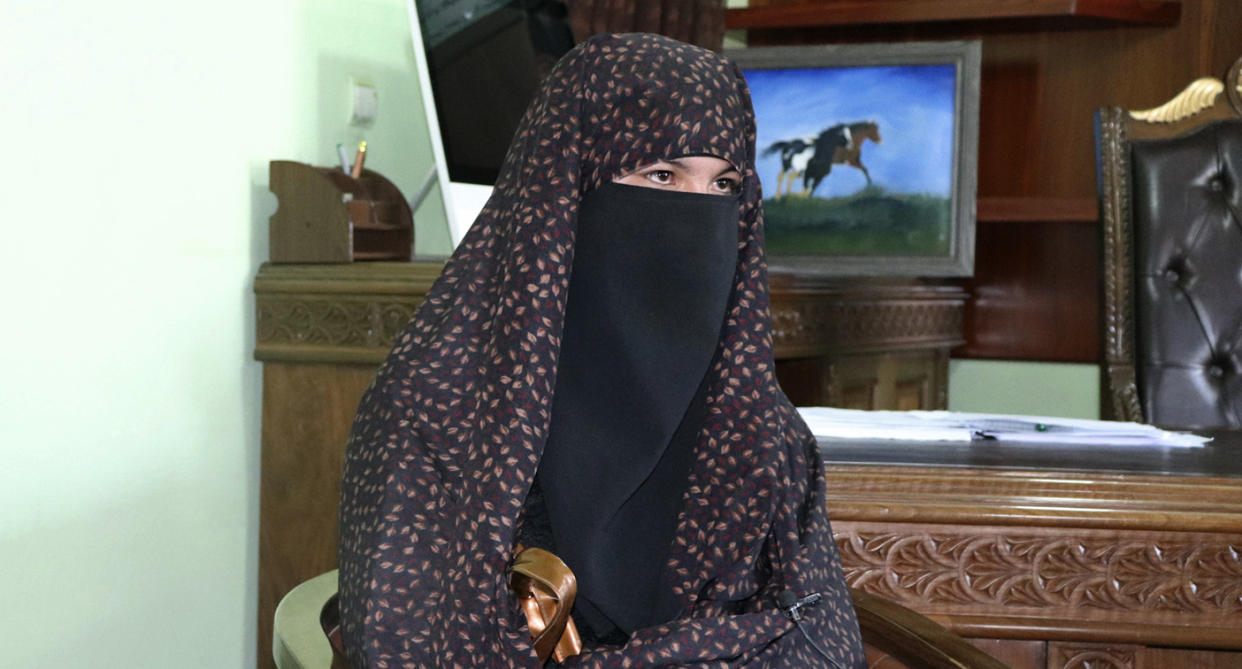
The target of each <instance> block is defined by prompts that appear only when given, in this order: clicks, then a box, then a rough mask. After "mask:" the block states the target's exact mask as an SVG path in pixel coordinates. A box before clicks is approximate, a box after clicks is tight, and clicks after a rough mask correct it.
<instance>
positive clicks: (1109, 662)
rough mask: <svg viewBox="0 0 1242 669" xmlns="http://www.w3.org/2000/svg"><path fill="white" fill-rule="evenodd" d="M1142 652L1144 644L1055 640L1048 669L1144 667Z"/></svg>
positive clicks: (1050, 649) (1049, 657)
mask: <svg viewBox="0 0 1242 669" xmlns="http://www.w3.org/2000/svg"><path fill="white" fill-rule="evenodd" d="M1142 652H1143V647H1142V646H1133V645H1120V644H1103V643H1064V642H1059V643H1058V642H1054V643H1050V644H1048V669H1142V665H1141V663H1140V662H1141V656H1142Z"/></svg>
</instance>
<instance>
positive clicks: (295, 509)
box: [258, 361, 376, 668]
mask: <svg viewBox="0 0 1242 669" xmlns="http://www.w3.org/2000/svg"><path fill="white" fill-rule="evenodd" d="M375 367H376V366H375V365H371V364H364V365H340V364H334V365H329V364H315V363H286V362H271V361H268V362H265V363H264V364H263V427H262V455H261V456H260V458H261V464H260V466H261V470H260V474H259V482H260V483H259V514H260V518H261V519H262V521H261V523H260V526H259V654H258V657H259V666H260V667H268V668H271V667H274V666H275V664H274V662H273V660H272V620H273V616H274V615H275V613H276V605H277V604H279V603H280V599H281V597H284V596H285V594H286V593H288V592H289V591H290V590H292V589H293V588H294V586H296V585H298V584H299V583H301V582H302V581H305V580H307V579H309V578H312V577H315V576H318V575H320V574H322V573H324V572H326V571H330V570H332V569H336V538H337V527H336V519H337V504H338V502H339V501H340V496H341V466H342V464H343V458H344V455H345V440H346V438H347V437H348V436H349V426H350V423H351V422H352V421H353V416H354V412H355V411H356V410H357V408H358V401H359V400H360V399H361V398H362V393H363V391H364V390H365V389H366V387H367V384H369V383H370V382H371V378H372V377H374V376H375Z"/></svg>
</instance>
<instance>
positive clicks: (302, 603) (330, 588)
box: [272, 569, 337, 669]
mask: <svg viewBox="0 0 1242 669" xmlns="http://www.w3.org/2000/svg"><path fill="white" fill-rule="evenodd" d="M336 590H337V579H336V570H335V569H333V570H332V571H330V572H327V573H325V574H320V575H319V576H316V577H315V578H312V579H310V580H309V581H304V582H302V583H300V584H299V585H298V586H297V587H295V588H294V589H292V590H290V591H289V593H288V594H287V595H285V596H284V598H282V599H281V600H280V604H279V605H278V606H277V607H276V616H275V618H276V620H275V624H274V626H273V630H272V657H273V658H274V659H275V660H276V667H277V669H327V667H330V666H331V665H332V646H331V644H329V643H328V637H327V636H325V635H324V633H323V627H322V625H320V622H319V615H320V613H321V612H322V611H323V606H324V603H325V602H327V601H328V600H329V599H331V598H332V596H333V595H335V594H336Z"/></svg>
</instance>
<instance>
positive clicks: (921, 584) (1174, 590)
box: [836, 532, 1242, 617]
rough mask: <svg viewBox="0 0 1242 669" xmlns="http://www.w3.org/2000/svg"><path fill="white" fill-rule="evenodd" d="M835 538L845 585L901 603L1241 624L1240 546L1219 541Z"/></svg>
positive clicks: (881, 534) (1003, 536)
mask: <svg viewBox="0 0 1242 669" xmlns="http://www.w3.org/2000/svg"><path fill="white" fill-rule="evenodd" d="M836 539H837V544H838V546H839V548H840V550H841V554H842V561H843V565H844V568H845V574H846V578H847V580H848V581H849V584H850V585H851V586H853V587H855V588H858V589H860V590H863V591H865V592H870V593H875V594H878V595H881V596H885V597H890V598H893V599H895V600H897V601H898V602H902V603H904V604H908V605H909V604H919V605H933V606H936V605H939V606H943V607H948V608H950V609H952V608H954V607H959V606H971V605H988V606H995V605H1004V606H1017V607H1029V608H1036V609H1051V608H1056V609H1097V610H1114V611H1115V610H1125V611H1156V612H1166V613H1182V614H1185V613H1192V614H1207V615H1212V616H1239V617H1242V556H1240V554H1242V548H1240V547H1239V546H1238V545H1237V544H1231V543H1227V542H1224V541H1221V540H1220V539H1213V540H1209V541H1207V542H1202V541H1195V540H1192V539H1190V538H1186V539H1183V540H1176V539H1174V540H1168V541H1164V540H1152V541H1147V540H1139V539H1133V540H1127V539H1124V538H1121V539H1119V538H1117V537H1102V536H1101V537H1090V536H1085V537H1051V536H1047V535H1039V534H1031V535H1026V536H1024V535H1020V534H1008V535H1006V534H988V535H982V536H981V535H970V534H952V533H945V534H939V533H937V534H923V533H917V534H910V535H907V534H898V533H888V532H859V533H850V534H841V533H838V536H837V537H836ZM916 608H918V607H916Z"/></svg>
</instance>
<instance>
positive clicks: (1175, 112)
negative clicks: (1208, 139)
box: [1130, 77, 1225, 123]
mask: <svg viewBox="0 0 1242 669" xmlns="http://www.w3.org/2000/svg"><path fill="white" fill-rule="evenodd" d="M1224 92H1225V83H1224V82H1223V81H1221V80H1220V79H1217V78H1216V77H1202V78H1199V79H1195V80H1194V81H1192V82H1190V85H1188V86H1186V88H1184V89H1182V92H1181V93H1178V94H1177V95H1176V96H1174V97H1173V99H1172V100H1169V101H1168V102H1166V103H1164V104H1162V105H1160V106H1159V107H1153V108H1151V109H1140V110H1135V111H1132V112H1130V116H1131V117H1132V118H1136V119H1138V120H1140V121H1147V122H1148V123H1173V122H1175V121H1181V120H1183V119H1187V118H1190V117H1191V116H1194V115H1195V114H1198V113H1199V112H1201V111H1203V110H1205V109H1207V108H1209V107H1211V106H1212V105H1214V104H1216V100H1217V98H1219V97H1220V94H1221V93H1224Z"/></svg>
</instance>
